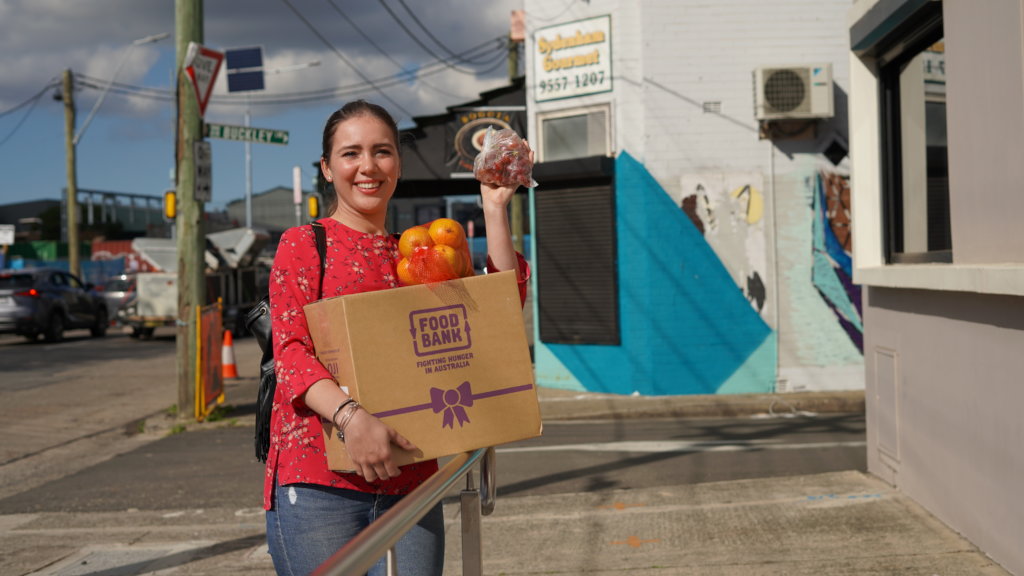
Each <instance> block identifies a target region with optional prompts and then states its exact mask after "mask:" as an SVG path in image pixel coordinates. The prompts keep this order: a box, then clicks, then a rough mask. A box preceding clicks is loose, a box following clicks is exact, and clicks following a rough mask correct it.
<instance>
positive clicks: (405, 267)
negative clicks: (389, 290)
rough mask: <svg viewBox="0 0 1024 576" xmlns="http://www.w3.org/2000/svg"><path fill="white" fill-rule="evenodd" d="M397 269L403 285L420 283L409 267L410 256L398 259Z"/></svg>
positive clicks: (399, 279)
mask: <svg viewBox="0 0 1024 576" xmlns="http://www.w3.org/2000/svg"><path fill="white" fill-rule="evenodd" d="M396 271H397V272H398V281H399V282H401V283H402V285H403V286H412V285H413V284H419V280H417V279H416V278H415V277H414V276H413V274H412V271H411V270H410V269H409V259H408V258H402V259H401V260H399V261H398V267H397V270H396Z"/></svg>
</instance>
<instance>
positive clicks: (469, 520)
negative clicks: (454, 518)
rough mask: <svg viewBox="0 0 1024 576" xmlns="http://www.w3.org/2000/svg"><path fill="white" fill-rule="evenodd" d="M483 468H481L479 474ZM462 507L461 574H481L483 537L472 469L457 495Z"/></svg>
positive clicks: (478, 501)
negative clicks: (464, 486)
mask: <svg viewBox="0 0 1024 576" xmlns="http://www.w3.org/2000/svg"><path fill="white" fill-rule="evenodd" d="M482 472H483V470H482V469H481V476H482ZM459 501H460V504H461V507H462V576H483V573H484V555H483V538H482V537H481V534H480V528H481V526H480V524H481V522H480V492H479V491H478V490H477V489H476V487H475V486H474V485H473V471H472V470H470V471H469V473H468V474H466V489H465V490H463V491H462V493H461V494H460V495H459Z"/></svg>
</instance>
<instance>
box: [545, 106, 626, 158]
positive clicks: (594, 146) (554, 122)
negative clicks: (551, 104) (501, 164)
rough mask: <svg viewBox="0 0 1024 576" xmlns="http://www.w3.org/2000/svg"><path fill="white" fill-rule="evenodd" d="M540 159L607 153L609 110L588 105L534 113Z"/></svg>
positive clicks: (609, 135) (609, 131)
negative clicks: (538, 132) (537, 129)
mask: <svg viewBox="0 0 1024 576" xmlns="http://www.w3.org/2000/svg"><path fill="white" fill-rule="evenodd" d="M537 124H538V126H539V128H540V137H541V141H540V147H539V148H540V149H539V150H538V151H539V152H540V161H541V162H554V161H556V160H570V159H572V158H585V157H588V156H610V155H611V153H612V151H611V110H610V108H609V106H590V107H586V108H574V109H572V110H559V111H557V112H548V113H542V114H538V115H537Z"/></svg>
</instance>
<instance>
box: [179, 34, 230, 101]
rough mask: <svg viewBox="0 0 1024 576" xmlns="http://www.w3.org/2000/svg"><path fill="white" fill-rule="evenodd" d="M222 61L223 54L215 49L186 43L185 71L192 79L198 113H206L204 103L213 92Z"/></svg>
mask: <svg viewBox="0 0 1024 576" xmlns="http://www.w3.org/2000/svg"><path fill="white" fill-rule="evenodd" d="M223 61H224V54H223V53H221V52H217V51H216V50H210V49H209V48H207V47H205V46H202V45H200V44H196V43H195V42H189V43H188V51H187V52H186V53H185V73H186V74H188V78H189V80H191V81H192V87H193V88H194V89H195V92H196V101H197V102H199V115H200V116H204V115H205V114H206V105H207V104H208V103H209V102H210V94H212V93H213V83H214V82H215V81H216V80H217V72H219V71H220V65H221V63H222V62H223Z"/></svg>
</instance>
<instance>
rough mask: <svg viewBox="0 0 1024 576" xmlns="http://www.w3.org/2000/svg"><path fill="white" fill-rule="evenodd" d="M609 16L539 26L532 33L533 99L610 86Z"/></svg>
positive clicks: (604, 89) (579, 93) (582, 93)
mask: <svg viewBox="0 0 1024 576" xmlns="http://www.w3.org/2000/svg"><path fill="white" fill-rule="evenodd" d="M611 24H612V18H611V16H597V17H594V18H587V19H586V20H576V21H574V22H568V23H566V24H556V25H554V26H548V27H547V28H541V29H539V30H537V32H536V33H535V34H534V45H533V50H534V54H533V80H534V100H535V101H537V102H544V101H546V100H558V99H560V98H575V97H577V96H585V95H587V94H597V93H600V92H609V91H611V89H612V43H611Z"/></svg>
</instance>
